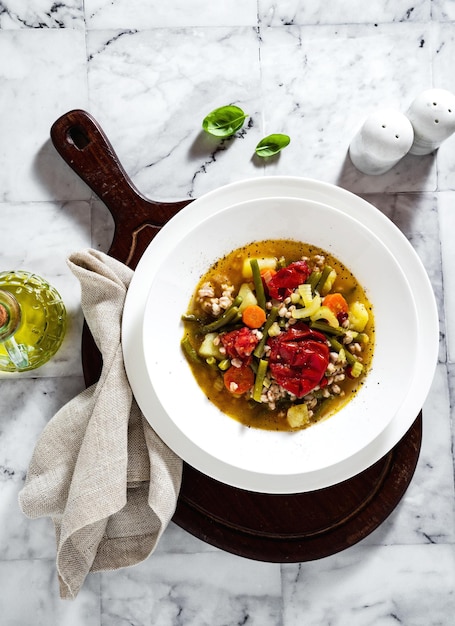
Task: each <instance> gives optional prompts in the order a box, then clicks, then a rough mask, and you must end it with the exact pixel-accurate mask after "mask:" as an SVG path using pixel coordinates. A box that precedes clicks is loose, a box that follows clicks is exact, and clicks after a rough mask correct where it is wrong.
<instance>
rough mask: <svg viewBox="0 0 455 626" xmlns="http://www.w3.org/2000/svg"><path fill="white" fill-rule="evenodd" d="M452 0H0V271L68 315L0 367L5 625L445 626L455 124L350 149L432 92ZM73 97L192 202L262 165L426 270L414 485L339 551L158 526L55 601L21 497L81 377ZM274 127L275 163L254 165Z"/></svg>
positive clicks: (45, 551)
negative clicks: (371, 167)
mask: <svg viewBox="0 0 455 626" xmlns="http://www.w3.org/2000/svg"><path fill="white" fill-rule="evenodd" d="M454 20H455V2H454V1H453V0H433V1H432V0H416V2H414V3H409V2H406V1H405V0H393V2H392V1H391V0H383V1H382V2H369V3H368V2H364V1H363V0H347V1H346V2H343V3H341V2H335V1H334V0H313V1H312V2H303V1H301V2H299V1H298V0H281V1H277V0H223V2H210V1H209V0H204V1H203V0H167V1H166V2H159V0H147V1H146V0H63V1H62V2H53V1H51V0H28V1H27V2H23V0H0V80H1V89H0V107H1V108H0V110H1V115H0V203H1V204H0V211H1V220H2V224H3V226H2V228H1V231H0V241H1V257H0V258H1V267H0V269H1V270H10V269H19V268H20V269H24V270H29V271H31V270H33V271H35V272H36V273H38V274H40V275H42V276H44V277H46V278H47V279H48V280H49V281H50V282H51V283H52V284H54V285H55V287H56V288H57V289H58V290H59V291H60V292H61V294H62V296H63V298H64V300H65V303H66V305H67V309H68V313H69V319H70V324H69V330H68V334H67V337H66V339H65V342H64V345H63V346H62V348H61V350H60V351H59V353H58V354H57V355H56V357H55V358H54V359H53V360H52V361H51V362H50V363H48V364H47V365H46V366H44V367H42V368H40V369H38V370H35V371H33V372H30V373H27V374H20V375H9V376H8V375H3V376H2V377H1V380H0V389H1V391H0V416H1V417H0V611H1V618H0V620H1V622H2V624H5V625H7V626H30V625H31V624H33V625H34V626H38V625H44V624H45V625H46V626H120V625H124V624H130V625H134V626H142V625H144V626H145V625H157V626H174V625H175V626H176V625H180V624H182V625H184V626H203V625H204V626H205V625H207V626H208V625H210V626H234V625H237V624H239V625H240V624H248V625H249V626H278V625H279V626H302V625H303V624H304V625H305V626H321V625H324V626H326V625H329V624H330V625H331V626H344V625H349V626H369V625H371V626H373V625H374V626H388V625H390V626H391V625H394V624H403V625H406V626H416V625H422V626H433V625H444V626H449V625H451V624H454V623H455V596H454V590H455V550H454V542H455V512H454V472H453V470H454V456H453V443H454V442H453V432H452V421H453V408H452V407H453V406H454V401H455V365H454V363H455V295H454V294H455V290H454V286H455V284H454V281H455V252H454V247H453V233H454V232H455V158H454V154H455V136H452V137H451V138H449V139H447V140H446V141H445V142H444V143H443V144H442V146H441V147H440V149H439V150H438V151H437V152H436V153H434V154H431V155H428V156H424V157H415V156H410V155H408V156H406V157H405V158H404V159H403V160H402V161H400V163H399V164H398V165H396V166H395V167H394V168H393V169H392V170H390V171H389V172H388V173H386V174H384V175H381V176H377V177H373V176H366V175H363V174H361V173H360V172H359V171H357V170H356V169H355V168H354V167H353V166H352V164H351V163H350V161H349V158H348V156H347V149H348V146H349V143H350V141H351V139H352V137H353V136H354V134H355V132H356V130H357V127H358V125H359V124H360V123H361V121H362V119H363V118H364V117H365V116H367V115H368V114H370V113H372V112H374V111H375V110H377V109H378V108H379V107H392V108H395V109H397V110H401V111H405V110H406V109H407V107H408V106H409V104H410V103H411V101H412V100H413V99H414V98H415V96H416V95H417V94H418V93H420V92H421V91H423V90H424V89H428V88H431V87H438V88H443V89H447V90H449V91H452V92H453V91H455V73H454V71H453V59H454V57H455V26H454ZM228 102H233V103H236V104H238V105H239V106H241V107H242V108H243V109H244V110H245V111H247V112H248V113H249V114H250V122H249V124H248V125H247V126H246V127H245V130H244V132H242V133H240V135H239V136H238V137H236V138H235V140H233V141H228V142H213V141H211V140H210V139H209V138H208V137H204V136H202V134H201V130H200V127H201V121H202V118H203V116H204V115H205V114H206V113H208V112H209V111H210V110H212V109H213V108H215V107H217V106H221V105H223V104H227V103H228ZM74 108H83V109H86V110H87V111H89V112H91V113H92V114H93V115H94V116H95V117H96V118H97V119H98V121H99V122H100V123H101V125H102V126H103V128H104V129H105V131H106V133H107V134H108V136H109V137H110V139H111V142H112V144H113V146H114V148H115V150H116V152H117V154H118V156H119V157H120V159H121V161H122V163H123V165H124V167H125V169H126V170H127V172H128V173H129V174H130V176H131V178H132V179H133V181H134V183H135V184H136V186H137V187H138V188H139V189H140V190H141V191H142V192H143V193H144V194H145V195H147V196H148V197H150V198H153V199H156V200H163V199H165V200H175V199H184V198H196V197H199V196H200V195H201V194H204V193H206V192H208V191H210V190H212V189H214V188H216V187H218V186H220V185H223V184H226V183H229V182H233V181H238V180H242V179H245V178H251V177H261V176H265V175H293V176H304V177H309V178H315V179H319V180H322V181H326V182H329V183H333V184H336V185H339V186H341V187H343V188H346V189H348V190H350V191H352V192H354V193H356V194H358V195H360V196H362V197H364V198H366V199H367V200H369V201H370V202H372V203H373V204H375V205H376V206H377V207H378V208H379V209H380V210H381V211H383V212H384V213H385V214H386V215H387V216H388V217H389V218H391V219H392V220H393V222H395V224H396V225H397V226H398V227H399V228H400V229H401V230H402V231H403V233H404V234H405V235H406V237H407V238H408V239H409V241H410V242H411V244H412V245H413V247H414V248H415V250H416V251H417V253H418V255H419V256H420V258H421V260H422V261H423V263H424V265H425V267H426V270H427V272H428V275H429V277H430V280H431V283H432V285H433V288H434V291H435V294H436V299H437V304H438V310H439V319H440V337H441V341H440V351H439V362H438V365H437V368H436V374H435V378H434V382H433V385H432V387H431V390H430V393H429V395H428V398H427V400H426V402H425V404H424V407H423V426H424V433H423V443H422V449H421V454H420V458H419V461H418V465H417V469H416V472H415V475H414V477H413V480H412V482H411V484H410V486H409V488H408V490H407V492H406V494H405V496H404V497H403V499H402V500H401V502H400V503H399V505H398V506H397V508H396V509H395V510H394V511H393V513H392V514H391V515H390V516H389V517H388V518H387V520H386V521H385V522H384V523H383V524H382V525H380V526H379V528H378V529H377V530H376V531H374V532H373V533H371V534H370V535H369V536H368V537H366V538H365V539H363V540H362V541H361V542H360V543H358V544H356V545H354V546H353V547H351V548H349V549H347V550H345V551H343V552H340V553H338V554H336V555H334V556H330V557H327V558H323V559H320V560H317V561H311V562H306V563H301V564H298V563H296V564H277V563H263V562H257V561H253V560H248V559H244V558H241V557H237V556H235V555H232V554H229V553H227V552H224V551H222V550H219V549H216V548H214V547H212V546H210V545H208V544H206V543H204V542H202V541H200V540H199V539H196V538H195V537H193V536H191V535H190V534H188V533H186V532H185V531H183V530H182V529H180V528H179V527H178V526H176V525H175V524H173V523H171V524H170V526H169V527H168V528H167V530H166V532H165V534H164V536H163V537H162V540H161V542H160V543H159V545H158V548H157V550H156V552H155V553H154V554H153V555H152V556H151V557H150V558H149V559H148V560H147V561H145V562H144V563H142V564H141V565H138V566H136V567H134V568H131V569H125V570H120V571H118V572H114V573H102V574H96V575H90V576H89V578H88V579H87V581H86V583H85V585H84V587H83V589H82V591H81V593H80V594H79V596H78V597H77V598H76V600H74V601H63V600H60V599H59V595H58V586H57V579H56V571H55V540H54V534H53V529H52V526H51V523H50V521H49V520H48V519H40V520H35V521H31V520H28V519H27V518H25V517H24V516H23V515H22V514H21V512H20V511H19V508H18V505H17V495H18V492H19V490H20V489H21V487H22V485H23V481H24V478H25V474H26V470H27V467H28V462H29V460H30V457H31V454H32V451H33V448H34V445H35V442H36V440H37V438H38V436H39V434H40V433H41V431H42V429H43V427H44V426H45V424H46V423H47V422H48V421H49V420H50V418H51V417H52V416H53V414H54V413H55V412H56V411H57V410H58V409H59V408H60V407H61V406H62V405H63V404H65V403H66V402H67V401H68V400H70V399H71V398H72V397H74V396H75V395H76V394H77V393H78V392H79V391H81V390H82V389H83V387H84V382H83V377H82V370H81V361H80V335H81V328H82V315H81V310H80V299H79V285H78V283H77V281H76V279H75V278H74V277H73V275H72V274H71V273H70V271H69V269H68V268H67V265H66V258H67V257H68V255H69V254H70V253H71V252H72V251H75V250H78V249H82V248H87V247H93V248H97V249H100V250H103V251H107V250H108V248H109V245H110V241H111V238H112V234H113V227H112V220H111V216H110V214H109V212H108V211H107V209H106V208H105V206H104V205H103V204H102V203H101V202H100V201H99V200H98V199H97V198H95V197H94V196H93V194H92V193H91V191H90V190H89V189H88V188H87V187H86V186H85V184H84V183H82V182H81V180H80V179H79V178H78V177H77V176H76V175H75V174H74V172H72V170H70V168H69V167H68V166H67V165H66V164H65V163H64V162H63V161H62V159H61V158H60V157H59V155H58V154H57V152H56V151H55V149H54V147H53V145H52V144H51V142H50V139H49V129H50V126H51V124H52V123H53V122H54V121H55V120H56V119H57V118H58V117H59V116H60V115H61V114H63V113H65V112H66V111H69V110H71V109H74ZM272 132H284V133H287V134H289V135H290V136H291V144H290V146H289V147H288V148H286V150H285V151H283V152H282V154H281V155H280V157H279V158H277V159H274V160H270V161H268V162H264V163H260V164H258V162H257V161H256V160H254V159H252V156H251V155H252V153H253V151H254V147H255V145H256V143H257V142H258V141H259V139H261V138H262V137H263V136H264V135H266V134H269V133H272Z"/></svg>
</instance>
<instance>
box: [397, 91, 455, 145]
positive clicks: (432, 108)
mask: <svg viewBox="0 0 455 626" xmlns="http://www.w3.org/2000/svg"><path fill="white" fill-rule="evenodd" d="M407 116H408V118H409V120H410V122H411V124H412V126H413V128H414V142H413V144H412V146H411V149H410V153H411V154H419V155H421V154H430V152H433V150H436V149H437V148H439V146H440V145H441V143H442V142H443V141H444V140H445V139H447V137H450V135H451V134H452V133H453V132H455V95H454V94H452V93H450V91H446V90H445V89H427V90H426V91H423V92H422V93H421V94H419V95H418V96H417V98H416V99H415V100H414V102H413V103H412V104H411V106H410V107H409V109H408V112H407Z"/></svg>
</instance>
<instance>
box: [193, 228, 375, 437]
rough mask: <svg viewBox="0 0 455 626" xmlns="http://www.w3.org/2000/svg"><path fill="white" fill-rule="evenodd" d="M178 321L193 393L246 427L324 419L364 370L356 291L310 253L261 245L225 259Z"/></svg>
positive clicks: (365, 350) (329, 259)
mask: <svg viewBox="0 0 455 626" xmlns="http://www.w3.org/2000/svg"><path fill="white" fill-rule="evenodd" d="M182 320H183V326H184V336H183V339H182V349H183V351H184V353H185V356H186V358H187V360H188V363H189V365H190V367H191V370H192V372H193V375H194V376H195V379H196V381H197V383H198V385H199V386H200V387H201V389H202V390H203V392H204V394H205V395H206V396H207V398H208V399H209V400H210V401H211V402H213V404H215V405H216V406H217V407H218V408H219V409H220V410H221V411H223V412H224V413H225V414H227V415H229V416H230V417H232V418H234V419H236V420H238V421H239V422H241V423H242V424H245V425H246V426H249V427H254V428H262V429H267V430H289V431H292V430H298V429H302V428H306V427H308V426H311V424H314V423H315V422H317V421H319V420H322V419H326V418H328V417H329V416H331V415H333V414H334V413H335V412H336V411H338V410H339V409H340V408H342V407H343V406H344V405H345V404H346V403H347V402H348V401H349V400H350V399H351V398H352V397H353V395H354V394H355V393H356V391H357V390H358V389H359V387H360V385H362V382H363V380H364V378H365V376H366V375H367V373H368V369H369V367H370V366H371V361H372V355H373V349H374V315H373V309H372V305H371V303H370V302H369V300H368V298H367V295H366V293H365V290H364V289H363V287H362V286H361V285H360V284H359V283H358V281H357V280H356V278H355V276H353V274H352V273H351V272H350V271H349V269H348V268H347V267H345V266H344V265H343V263H342V262H341V261H340V260H339V259H336V258H335V257H333V256H332V255H331V254H328V253H327V252H326V251H324V250H322V249H320V248H317V247H315V246H313V245H310V244H305V243H301V242H297V241H293V240H267V241H259V242H252V243H250V244H248V245H245V246H244V247H242V248H239V249H236V250H234V251H232V252H231V253H229V254H228V255H226V256H225V257H224V258H222V259H219V260H218V261H217V262H216V263H215V264H214V265H213V266H212V267H211V268H210V269H209V270H208V271H207V272H206V274H204V276H202V277H201V279H200V281H199V283H198V285H197V286H196V289H195V291H194V294H193V297H192V299H191V302H190V303H189V307H188V311H187V312H186V313H185V314H184V315H183V316H182Z"/></svg>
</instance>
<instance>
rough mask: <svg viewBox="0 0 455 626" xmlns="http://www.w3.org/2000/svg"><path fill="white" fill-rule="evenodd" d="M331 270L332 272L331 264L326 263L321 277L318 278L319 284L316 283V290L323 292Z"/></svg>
mask: <svg viewBox="0 0 455 626" xmlns="http://www.w3.org/2000/svg"><path fill="white" fill-rule="evenodd" d="M331 272H332V268H331V267H330V265H324V268H323V270H322V273H321V277H320V279H319V280H318V284H317V285H316V291H317V292H318V293H320V294H321V293H322V290H323V289H324V285H325V283H326V281H327V279H328V277H329V275H330V273H331Z"/></svg>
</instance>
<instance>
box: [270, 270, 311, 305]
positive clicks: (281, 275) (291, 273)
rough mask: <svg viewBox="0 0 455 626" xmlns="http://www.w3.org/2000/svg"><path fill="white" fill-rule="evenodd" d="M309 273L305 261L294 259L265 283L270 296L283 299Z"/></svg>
mask: <svg viewBox="0 0 455 626" xmlns="http://www.w3.org/2000/svg"><path fill="white" fill-rule="evenodd" d="M309 275H310V268H309V267H308V264H307V263H306V261H295V262H294V263H290V264H289V265H288V266H286V267H283V268H281V269H280V270H278V271H277V272H276V274H274V275H273V276H272V278H271V279H270V280H269V282H268V283H267V289H268V291H269V295H270V297H271V298H274V299H275V300H280V301H282V300H284V299H285V298H287V297H288V296H289V295H290V294H291V293H292V292H293V291H294V289H296V288H297V287H298V286H299V285H301V284H302V283H304V282H305V281H306V279H307V278H308V276H309Z"/></svg>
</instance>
